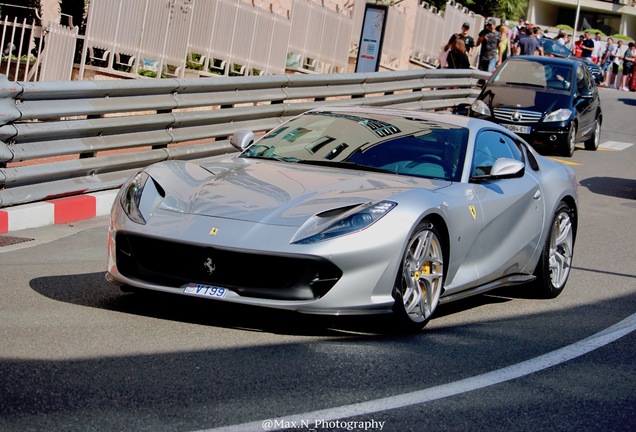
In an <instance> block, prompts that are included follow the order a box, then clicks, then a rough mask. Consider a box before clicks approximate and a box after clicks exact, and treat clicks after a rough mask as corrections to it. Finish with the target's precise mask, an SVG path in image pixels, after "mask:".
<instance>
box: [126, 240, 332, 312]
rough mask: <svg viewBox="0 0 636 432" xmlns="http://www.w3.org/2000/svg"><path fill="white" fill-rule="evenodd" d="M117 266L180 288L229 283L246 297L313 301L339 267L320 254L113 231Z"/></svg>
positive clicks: (130, 275) (326, 288)
mask: <svg viewBox="0 0 636 432" xmlns="http://www.w3.org/2000/svg"><path fill="white" fill-rule="evenodd" d="M116 244H117V268H118V270H119V271H120V272H121V274H122V275H124V276H126V277H128V278H130V279H137V280H141V281H145V282H148V283H152V284H158V285H162V286H168V287H173V288H180V287H182V286H184V285H186V284H189V283H198V284H204V285H212V286H219V287H223V288H228V289H230V290H232V291H234V292H236V293H238V294H240V295H243V296H247V297H257V298H269V299H277V300H315V299H318V298H320V297H322V296H324V295H325V294H326V293H327V292H328V291H329V290H330V289H331V288H332V287H333V286H334V285H335V284H336V282H337V281H338V280H339V279H340V277H341V276H342V271H341V270H340V269H339V268H338V267H336V266H335V265H334V264H333V263H331V262H330V261H328V260H325V259H321V258H318V257H288V256H278V255H268V254H263V253H250V252H243V251H235V250H230V249H219V248H214V247H210V246H202V245H192V244H186V243H180V242H176V241H169V240H162V239H155V238H148V237H143V236H138V235H132V234H126V233H121V232H119V233H117V237H116Z"/></svg>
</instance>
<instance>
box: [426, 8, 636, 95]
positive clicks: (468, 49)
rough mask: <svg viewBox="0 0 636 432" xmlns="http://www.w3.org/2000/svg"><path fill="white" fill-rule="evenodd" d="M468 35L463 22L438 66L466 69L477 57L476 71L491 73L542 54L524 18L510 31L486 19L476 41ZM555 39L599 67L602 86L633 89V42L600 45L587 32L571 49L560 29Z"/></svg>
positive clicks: (597, 37)
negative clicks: (513, 59) (518, 57)
mask: <svg viewBox="0 0 636 432" xmlns="http://www.w3.org/2000/svg"><path fill="white" fill-rule="evenodd" d="M469 32H470V24H469V23H468V22H465V23H464V24H463V25H462V29H461V31H460V32H459V33H454V34H453V35H451V37H450V39H449V40H448V43H447V44H446V45H444V47H443V48H442V50H441V52H440V55H439V59H438V60H439V66H438V67H440V68H449V69H467V68H470V67H471V64H472V61H471V59H472V58H473V57H474V56H477V59H476V65H477V68H478V69H479V70H482V71H486V72H492V71H493V70H495V68H497V66H499V65H500V64H501V63H503V62H504V61H505V60H506V59H507V58H508V57H509V56H512V55H544V51H543V48H542V46H541V42H540V39H541V38H542V37H545V36H544V35H543V34H542V31H541V29H540V28H539V27H535V26H530V25H528V24H526V22H525V20H524V19H520V20H519V23H518V25H517V26H514V27H512V28H509V27H508V26H506V25H503V24H501V25H497V22H496V21H495V20H494V19H493V18H489V19H488V20H487V21H486V25H485V26H484V29H483V30H481V31H480V32H479V36H478V38H477V40H476V41H475V40H474V39H473V38H472V37H471V36H470V34H469ZM554 39H555V40H556V41H558V42H559V43H560V44H562V45H565V46H567V47H569V48H571V49H572V51H573V52H574V55H575V56H576V57H581V58H585V59H587V60H588V61H591V62H593V63H596V64H598V65H599V66H600V67H601V70H602V71H603V79H604V81H603V83H602V84H601V86H605V87H610V88H615V89H620V90H626V91H628V90H630V89H632V88H634V89H636V74H634V65H635V62H636V44H634V42H629V43H628V44H627V46H624V45H625V44H624V43H623V41H622V40H620V39H618V40H617V41H616V42H614V40H613V38H611V37H608V38H607V41H606V43H605V44H603V42H602V40H601V35H600V34H598V33H596V34H595V35H594V38H592V35H591V34H590V32H585V33H584V34H583V35H581V36H580V37H579V40H577V41H576V42H574V44H573V45H574V46H573V47H572V35H570V34H566V33H565V32H564V31H562V30H560V31H559V34H558V35H557V36H556V37H554Z"/></svg>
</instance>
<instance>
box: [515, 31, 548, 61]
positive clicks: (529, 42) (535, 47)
mask: <svg viewBox="0 0 636 432" xmlns="http://www.w3.org/2000/svg"><path fill="white" fill-rule="evenodd" d="M538 33H539V28H538V27H535V28H533V29H532V30H531V31H530V35H529V36H526V37H524V38H521V39H520V40H519V55H536V54H537V51H538V52H539V55H543V48H542V47H541V44H540V43H539V40H538V39H537V34H538Z"/></svg>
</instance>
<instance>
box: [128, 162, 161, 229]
mask: <svg viewBox="0 0 636 432" xmlns="http://www.w3.org/2000/svg"><path fill="white" fill-rule="evenodd" d="M164 196H165V192H164V191H163V189H162V188H161V187H160V186H159V185H158V184H157V183H155V181H154V180H153V179H152V178H151V177H150V175H148V173H146V172H145V171H140V172H138V173H137V174H135V176H133V177H132V178H131V179H130V180H128V181H127V182H126V183H124V185H123V186H122V188H121V191H120V192H119V204H120V205H121V207H122V209H123V210H124V213H126V216H128V217H129V218H130V220H131V221H133V222H136V223H138V224H142V225H145V224H146V222H147V220H148V218H149V217H150V216H151V215H152V213H153V212H154V211H155V209H156V208H157V206H159V204H160V203H161V201H162V200H163V198H164Z"/></svg>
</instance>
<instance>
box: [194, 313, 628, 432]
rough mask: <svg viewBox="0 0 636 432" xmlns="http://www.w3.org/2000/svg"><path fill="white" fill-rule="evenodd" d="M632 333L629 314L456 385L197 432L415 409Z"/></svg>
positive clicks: (536, 369) (539, 368) (272, 426)
mask: <svg viewBox="0 0 636 432" xmlns="http://www.w3.org/2000/svg"><path fill="white" fill-rule="evenodd" d="M634 330H636V314H633V315H631V316H629V317H627V318H625V319H624V320H623V321H620V322H619V323H617V324H615V325H613V326H611V327H609V328H607V329H605V330H603V331H601V332H599V333H596V334H595V335H592V336H590V337H588V338H586V339H583V340H581V341H579V342H575V343H573V344H571V345H568V346H565V347H563V348H561V349H558V350H556V351H552V352H549V353H547V354H544V355H541V356H539V357H535V358H533V359H530V360H526V361H523V362H521V363H517V364H515V365H512V366H508V367H505V368H503V369H497V370H494V371H492V372H487V373H485V374H482V375H477V376H474V377H471V378H466V379H463V380H460V381H456V382H452V383H448V384H443V385H439V386H436V387H431V388H428V389H424V390H419V391H415V392H412V393H405V394H401V395H396V396H390V397H386V398H381V399H376V400H372V401H367V402H361V403H355V404H351V405H345V406H341V407H336V408H328V409H324V410H318V411H311V412H306V413H302V414H293V415H289V416H285V417H279V418H273V419H265V420H260V421H254V422H249V423H242V424H238V425H232V426H223V427H219V428H214V429H205V430H202V431H199V432H220V431H227V432H240V431H246V432H252V431H257V430H277V429H282V428H284V426H282V425H290V424H297V425H300V424H307V423H309V424H312V422H313V421H314V420H318V419H320V420H321V421H334V420H338V419H345V418H351V417H357V416H363V415H368V414H373V413H377V412H380V411H387V410H392V409H398V408H404V407H407V406H410V405H417V404H421V403H425V402H430V401H433V400H437V399H442V398H446V397H449V396H455V395H458V394H461V393H466V392H470V391H473V390H478V389H481V388H484V387H489V386H492V385H495V384H500V383H502V382H506V381H511V380H514V379H517V378H521V377H523V376H526V375H530V374H532V373H535V372H539V371H542V370H544V369H547V368H550V367H553V366H556V365H559V364H561V363H565V362H567V361H569V360H572V359H575V358H577V357H580V356H582V355H584V354H587V353H589V352H591V351H594V350H596V349H598V348H601V347H603V346H605V345H608V344H610V343H612V342H614V341H615V340H617V339H619V338H621V337H623V336H626V335H628V334H629V333H631V332H633V331H634Z"/></svg>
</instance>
